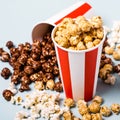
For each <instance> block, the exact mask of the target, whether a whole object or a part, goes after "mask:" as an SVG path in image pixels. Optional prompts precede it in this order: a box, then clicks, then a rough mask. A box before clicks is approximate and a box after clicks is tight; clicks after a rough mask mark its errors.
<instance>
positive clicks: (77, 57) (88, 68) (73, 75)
mask: <svg viewBox="0 0 120 120" xmlns="http://www.w3.org/2000/svg"><path fill="white" fill-rule="evenodd" d="M56 29H57V26H56V27H55V28H54V29H53V31H52V40H53V42H54V45H55V50H56V55H57V61H58V66H59V70H60V76H61V80H62V83H63V87H64V92H65V95H66V97H67V98H72V99H74V100H76V101H77V100H78V99H84V100H85V101H89V100H91V99H92V97H93V96H94V95H95V93H96V86H97V79H98V72H99V65H100V58H101V52H102V46H103V43H104V40H105V38H106V31H105V29H104V37H103V40H102V41H101V42H100V44H98V45H97V46H95V47H93V48H90V49H87V50H81V51H75V50H70V49H66V48H63V47H61V46H60V45H58V44H57V43H56V42H55V40H54V35H55V31H56Z"/></svg>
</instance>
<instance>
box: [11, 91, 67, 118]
mask: <svg viewBox="0 0 120 120" xmlns="http://www.w3.org/2000/svg"><path fill="white" fill-rule="evenodd" d="M19 99H20V98H19V97H18V100H19ZM12 100H13V102H14V99H12ZM59 100H60V93H56V94H50V93H47V92H45V91H39V90H36V91H34V92H32V93H31V94H28V95H26V99H25V100H24V101H23V102H22V106H23V107H24V108H25V109H28V108H29V112H30V113H29V116H27V117H26V118H28V119H30V120H32V119H33V120H34V119H37V118H39V117H42V118H45V119H49V120H59V118H60V116H61V115H62V114H63V111H65V109H66V108H64V109H63V108H62V109H61V108H60V105H59ZM67 110H68V109H67ZM26 118H25V119H26Z"/></svg>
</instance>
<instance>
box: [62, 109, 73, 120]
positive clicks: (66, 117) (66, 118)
mask: <svg viewBox="0 0 120 120" xmlns="http://www.w3.org/2000/svg"><path fill="white" fill-rule="evenodd" d="M63 118H64V120H73V115H72V113H71V112H70V111H67V112H64V113H63Z"/></svg>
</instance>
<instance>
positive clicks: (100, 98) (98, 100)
mask: <svg viewBox="0 0 120 120" xmlns="http://www.w3.org/2000/svg"><path fill="white" fill-rule="evenodd" d="M92 101H93V102H96V103H98V104H102V102H103V99H102V97H100V96H97V95H96V96H95V97H94V98H93V100H92Z"/></svg>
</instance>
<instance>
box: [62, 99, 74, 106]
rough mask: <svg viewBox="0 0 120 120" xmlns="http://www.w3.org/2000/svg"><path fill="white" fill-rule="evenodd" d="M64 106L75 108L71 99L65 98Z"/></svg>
mask: <svg viewBox="0 0 120 120" xmlns="http://www.w3.org/2000/svg"><path fill="white" fill-rule="evenodd" d="M64 105H65V106H67V107H73V106H75V103H74V100H73V99H71V98H66V99H65V100H64Z"/></svg>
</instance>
